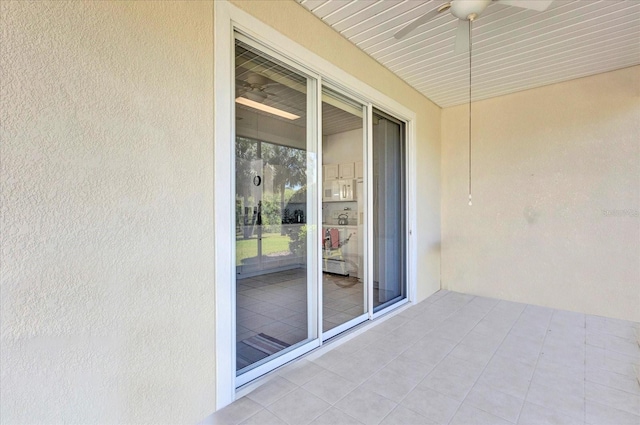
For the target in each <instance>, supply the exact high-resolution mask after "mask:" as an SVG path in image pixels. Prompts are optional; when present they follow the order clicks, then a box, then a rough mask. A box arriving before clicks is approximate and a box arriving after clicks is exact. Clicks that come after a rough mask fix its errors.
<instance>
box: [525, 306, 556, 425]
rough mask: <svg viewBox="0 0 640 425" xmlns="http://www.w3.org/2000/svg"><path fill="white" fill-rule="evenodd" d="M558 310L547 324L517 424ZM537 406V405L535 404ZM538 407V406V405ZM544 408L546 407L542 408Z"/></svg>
mask: <svg viewBox="0 0 640 425" xmlns="http://www.w3.org/2000/svg"><path fill="white" fill-rule="evenodd" d="M557 311H558V310H555V309H553V310H552V313H551V316H550V317H549V321H548V322H547V329H546V331H545V333H544V338H542V344H541V345H540V351H539V352H538V358H537V359H536V364H535V365H534V366H533V374H532V375H531V380H530V381H529V386H528V387H527V392H526V393H525V394H524V402H523V403H522V406H521V407H520V412H519V413H518V418H517V420H516V423H518V422H520V415H522V410H523V409H524V405H525V403H527V396H528V395H529V391H530V390H531V384H532V383H533V376H534V375H535V374H536V370H537V369H538V363H539V362H540V355H541V354H542V350H543V349H544V343H545V342H546V340H547V335H549V328H550V327H551V322H552V321H553V316H554V315H555V314H556V312H557ZM533 404H535V403H533ZM536 406H537V404H536ZM542 407H544V406H542Z"/></svg>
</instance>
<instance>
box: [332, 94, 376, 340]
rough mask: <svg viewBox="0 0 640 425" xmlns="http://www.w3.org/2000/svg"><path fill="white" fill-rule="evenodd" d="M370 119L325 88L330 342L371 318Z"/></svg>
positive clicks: (359, 107)
mask: <svg viewBox="0 0 640 425" xmlns="http://www.w3.org/2000/svg"><path fill="white" fill-rule="evenodd" d="M365 116H366V108H365V107H364V106H363V105H362V104H360V103H358V102H356V101H353V100H351V99H349V98H347V97H345V96H343V95H342V94H340V93H338V92H336V91H334V90H332V89H330V88H328V87H323V89H322V136H323V137H322V139H323V140H322V155H323V156H322V161H323V169H324V173H323V177H324V182H323V188H322V189H323V190H322V191H323V203H322V238H323V241H322V272H323V273H322V309H323V326H322V330H323V333H325V338H326V337H331V336H333V334H335V333H339V332H341V331H342V330H345V328H347V327H349V326H351V325H353V324H354V323H353V321H354V320H355V319H357V318H361V319H362V320H366V318H367V316H366V315H365V313H366V312H367V302H366V300H367V298H366V295H367V291H366V283H365V281H364V236H365V232H364V220H365V191H364V190H363V189H364V179H363V177H364V176H363V169H364V167H363V163H364V154H363V151H364V146H365V143H364V141H365V131H364V129H365V118H364V117H365ZM356 322H357V320H356ZM345 324H347V325H345ZM327 332H329V334H327Z"/></svg>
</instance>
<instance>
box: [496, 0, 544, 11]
mask: <svg viewBox="0 0 640 425" xmlns="http://www.w3.org/2000/svg"><path fill="white" fill-rule="evenodd" d="M494 1H495V2H496V3H500V4H504V5H505V6H515V7H521V8H523V9H531V10H536V11H538V12H544V11H545V10H547V8H548V7H549V6H550V5H551V3H553V0H494Z"/></svg>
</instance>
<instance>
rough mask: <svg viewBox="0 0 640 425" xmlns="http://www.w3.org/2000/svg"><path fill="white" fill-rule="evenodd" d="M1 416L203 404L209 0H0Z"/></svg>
mask: <svg viewBox="0 0 640 425" xmlns="http://www.w3.org/2000/svg"><path fill="white" fill-rule="evenodd" d="M0 19H1V24H2V25H1V26H2V31H1V33H0V34H1V35H0V37H1V39H0V52H1V53H0V117H1V120H2V126H1V130H0V131H1V133H0V138H1V139H2V144H1V145H0V155H1V158H2V161H1V169H0V173H1V174H0V177H1V195H0V196H1V198H0V205H1V211H2V216H1V233H2V250H1V252H0V261H1V264H2V273H1V285H2V291H1V297H0V312H1V321H2V323H1V327H2V331H1V338H2V340H1V344H0V356H1V359H0V360H1V361H0V371H1V378H0V380H1V382H2V384H1V385H0V399H1V400H2V403H1V407H0V409H1V410H0V417H1V418H2V422H3V423H7V424H9V423H85V424H87V423H196V422H198V421H199V420H200V419H202V418H203V417H205V416H206V415H207V414H209V413H210V412H211V411H212V410H213V407H214V406H215V374H214V371H215V368H214V360H215V359H214V353H215V344H214V336H215V335H214V329H215V328H214V325H215V323H214V311H213V306H214V298H213V296H214V287H213V265H212V264H213V261H212V259H213V254H214V252H213V224H212V217H213V113H212V111H213V4H212V2H183V1H168V0H166V1H161V2H157V1H149V2H147V1H130V2H106V1H104V2H102V1H70V2H65V1H35V2H28V1H22V0H21V1H2V2H0Z"/></svg>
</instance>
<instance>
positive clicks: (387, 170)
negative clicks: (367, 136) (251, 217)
mask: <svg viewBox="0 0 640 425" xmlns="http://www.w3.org/2000/svg"><path fill="white" fill-rule="evenodd" d="M372 151H373V161H372V162H373V164H372V166H373V167H372V168H373V170H372V171H373V217H372V219H373V240H372V244H373V311H374V312H377V311H380V310H382V309H384V308H386V307H388V306H390V305H391V304H394V303H396V302H398V301H401V300H403V299H405V298H406V296H407V295H406V294H407V290H406V288H407V273H406V269H407V261H406V257H407V256H406V246H407V245H406V244H407V240H406V231H407V226H406V223H407V212H406V182H405V175H406V157H405V154H406V153H405V152H406V151H405V141H404V124H403V123H402V122H401V121H399V120H396V119H395V118H393V117H391V116H389V115H387V114H385V113H383V112H381V111H378V110H376V109H374V111H373V149H372Z"/></svg>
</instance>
